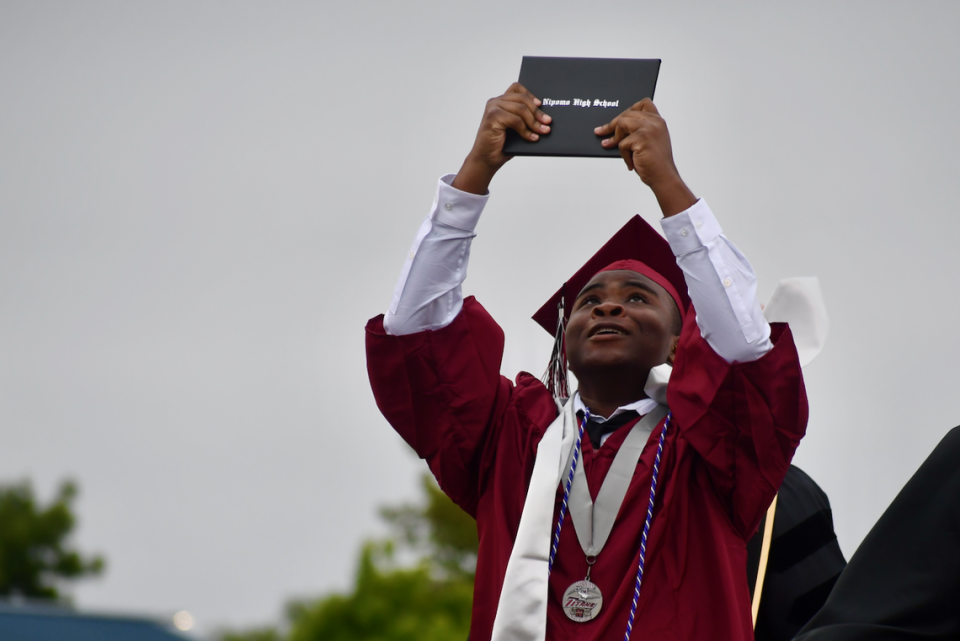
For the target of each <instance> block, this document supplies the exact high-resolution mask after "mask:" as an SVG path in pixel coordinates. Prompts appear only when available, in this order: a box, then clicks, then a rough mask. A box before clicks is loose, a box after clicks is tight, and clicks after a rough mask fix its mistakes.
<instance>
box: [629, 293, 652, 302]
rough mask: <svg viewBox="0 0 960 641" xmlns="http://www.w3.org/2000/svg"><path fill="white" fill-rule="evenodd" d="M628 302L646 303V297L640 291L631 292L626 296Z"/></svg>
mask: <svg viewBox="0 0 960 641" xmlns="http://www.w3.org/2000/svg"><path fill="white" fill-rule="evenodd" d="M627 302H628V303H646V302H647V297H646V296H644V295H643V294H640V293H633V294H630V296H628V297H627Z"/></svg>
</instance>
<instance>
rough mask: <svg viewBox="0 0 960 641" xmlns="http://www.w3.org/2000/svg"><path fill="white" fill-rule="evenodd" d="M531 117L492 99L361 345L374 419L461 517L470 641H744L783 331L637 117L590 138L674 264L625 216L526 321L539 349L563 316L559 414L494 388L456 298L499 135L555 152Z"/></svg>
mask: <svg viewBox="0 0 960 641" xmlns="http://www.w3.org/2000/svg"><path fill="white" fill-rule="evenodd" d="M539 104H540V103H539V100H538V99H537V98H535V97H534V96H532V95H531V94H530V93H529V92H528V91H527V90H526V89H524V88H523V87H522V86H520V85H518V84H514V85H512V86H511V87H510V89H509V90H508V91H507V92H506V93H505V94H504V95H502V96H499V97H497V98H493V99H491V100H490V101H489V102H488V103H487V108H486V110H485V113H484V116H483V120H482V122H481V124H480V129H479V131H478V133H477V137H476V141H475V143H474V146H473V149H472V150H471V152H470V154H469V155H468V156H467V158H466V160H465V161H464V163H463V166H462V167H461V169H460V172H459V173H458V174H457V175H456V176H455V177H454V176H445V177H443V178H441V180H440V185H439V188H438V193H437V197H436V199H435V201H434V206H433V210H432V211H431V213H430V215H429V216H428V217H427V219H426V220H425V221H424V223H423V225H422V226H421V228H420V232H419V233H418V234H417V237H416V240H415V241H414V246H413V248H412V250H411V252H410V254H409V257H408V259H407V261H406V264H405V266H404V268H403V271H402V273H401V276H400V281H399V282H398V284H397V289H396V292H395V295H394V299H393V302H392V304H391V306H390V310H389V312H388V313H387V314H386V316H381V317H377V318H375V319H373V320H371V321H370V323H369V324H368V325H367V363H368V372H369V375H370V381H371V385H372V387H373V391H374V396H375V397H376V400H377V404H378V406H379V407H380V409H381V411H382V412H383V413H384V415H385V416H386V417H387V419H388V420H389V421H390V423H391V424H392V425H393V427H394V428H395V429H396V430H397V431H398V432H399V433H400V435H401V436H402V437H403V438H404V439H405V440H406V441H407V442H408V443H410V445H411V446H412V447H413V448H414V449H415V450H416V451H417V453H418V454H419V455H420V456H421V457H422V458H424V459H426V460H427V462H428V464H429V466H430V469H431V471H432V472H433V473H434V475H435V476H436V478H437V481H438V482H439V484H440V486H441V487H442V488H443V489H444V491H445V492H446V493H447V494H448V495H449V496H450V497H451V498H452V499H453V500H454V501H455V502H456V503H458V504H459V505H460V506H461V507H462V508H463V509H464V510H466V511H467V512H469V513H470V514H471V515H473V516H474V517H476V519H477V527H478V531H479V536H480V549H479V557H478V566H477V578H476V587H475V591H474V606H473V621H472V624H471V634H470V637H471V639H472V640H473V641H485V640H486V639H490V638H493V639H497V640H498V641H499V640H501V639H510V640H511V641H519V640H530V641H534V640H543V639H551V640H558V639H590V640H593V639H598V640H599V639H610V640H613V639H617V640H619V639H624V638H625V633H626V634H629V630H631V629H633V628H635V629H636V630H637V631H638V634H637V636H636V637H635V638H646V639H654V638H655V639H658V640H664V639H733V640H736V639H751V638H752V629H751V617H750V599H749V589H748V586H747V580H746V572H745V567H746V543H745V542H746V540H748V539H749V538H750V537H751V536H752V535H753V534H754V532H755V531H756V528H757V525H758V523H759V522H760V519H761V518H762V516H763V514H764V512H765V510H766V509H767V506H768V505H769V503H770V501H771V499H772V498H773V496H774V494H775V493H776V490H777V488H778V487H779V486H780V483H781V481H782V480H783V477H784V474H785V473H786V470H787V467H788V465H789V463H790V459H791V457H792V456H793V452H794V450H795V449H796V447H797V445H798V443H799V441H800V438H801V437H802V436H803V433H804V429H805V426H806V417H807V406H806V396H805V393H804V389H803V380H802V376H801V373H800V364H799V362H798V360H797V354H796V349H795V347H794V345H793V342H792V338H791V335H790V331H789V329H788V328H786V327H785V326H783V325H780V326H774V327H773V329H772V331H771V326H770V325H768V324H767V323H766V321H764V319H763V316H762V314H761V311H760V305H759V303H758V302H757V301H756V296H755V289H756V283H755V277H754V275H753V271H752V269H751V268H750V265H749V263H747V261H746V259H745V258H744V257H743V255H742V254H740V252H739V251H738V250H737V249H736V247H734V246H733V245H732V244H731V243H729V241H727V240H726V238H725V237H724V236H723V235H722V232H721V230H720V227H719V225H718V223H717V222H716V220H715V219H714V217H713V215H712V214H711V212H710V210H709V208H708V207H707V205H706V203H705V202H703V201H702V200H698V199H697V198H696V197H695V196H694V195H693V193H692V192H691V191H690V189H689V188H688V187H687V186H686V184H685V183H684V182H683V180H681V178H680V175H679V173H678V172H677V169H676V167H675V165H674V162H673V155H672V150H671V145H670V137H669V134H668V132H667V128H666V125H665V123H664V121H663V119H662V118H660V116H659V114H658V112H657V110H656V107H654V105H653V103H652V102H650V101H649V100H644V101H642V102H640V103H637V104H636V105H634V106H633V107H631V108H630V109H628V110H627V111H625V112H624V113H622V114H621V115H620V116H618V117H617V118H616V119H614V120H613V121H612V122H610V123H609V124H607V125H604V126H603V127H599V128H598V129H597V131H596V133H597V135H598V144H601V145H603V146H605V147H608V148H610V147H619V149H620V151H621V154H622V155H623V158H624V161H625V162H626V164H627V167H628V168H629V169H631V170H633V171H635V172H636V173H637V174H638V175H639V176H640V178H641V179H642V180H643V182H644V183H646V184H647V185H648V186H649V187H650V188H651V189H652V190H653V192H654V194H655V196H656V198H657V201H658V203H659V205H660V208H661V210H662V211H663V214H664V217H665V219H664V221H663V222H662V226H663V227H664V231H665V233H666V235H667V237H668V239H669V240H670V245H667V243H666V241H664V239H663V237H661V236H660V235H659V234H657V233H656V232H655V231H653V230H652V228H650V227H649V226H648V225H647V224H646V223H644V222H643V221H642V220H641V219H640V218H639V217H635V218H634V219H633V220H632V221H631V222H630V223H628V224H627V226H626V227H625V228H624V229H623V230H621V231H620V232H619V233H618V234H617V235H616V236H615V237H614V238H613V239H611V241H610V242H608V243H607V245H605V246H604V248H603V249H602V250H601V251H600V253H598V255H597V256H594V258H592V259H591V260H590V261H589V262H588V263H587V265H585V266H584V267H583V268H582V269H581V270H580V271H578V272H577V274H575V275H574V276H573V277H572V278H570V279H568V281H567V282H566V284H565V286H564V287H562V288H561V290H560V291H559V292H557V293H556V294H555V295H554V296H553V297H552V298H551V300H550V301H548V303H547V304H546V305H544V307H543V308H542V309H541V310H540V311H539V312H538V313H537V316H536V317H535V318H536V319H537V320H538V322H540V323H541V325H543V326H544V327H545V328H547V329H548V331H550V332H551V333H553V331H554V328H556V327H558V324H559V325H560V326H561V327H562V325H563V323H562V318H566V317H568V321H567V324H566V336H565V338H564V337H563V336H559V337H558V338H559V340H558V355H562V354H563V353H564V351H565V354H566V356H567V358H568V360H569V367H570V370H571V371H573V372H574V374H575V375H576V376H577V380H578V382H579V388H578V390H577V392H576V393H575V394H574V395H573V397H572V398H570V399H569V400H568V399H559V400H555V398H554V395H553V394H551V392H550V391H549V390H548V389H547V388H546V387H545V386H544V384H543V383H541V382H540V381H539V380H538V379H536V378H534V377H533V376H531V375H530V374H526V373H521V374H520V375H519V376H518V377H517V379H516V383H513V382H511V381H510V380H509V379H507V378H505V377H502V376H500V373H499V368H500V359H501V356H502V352H503V334H502V331H501V330H500V328H499V327H498V326H497V325H496V323H495V322H494V321H493V320H492V319H491V318H490V317H489V315H487V313H486V312H485V311H484V309H483V308H482V307H481V306H480V304H479V303H477V302H476V300H474V299H473V298H467V299H465V300H464V299H463V297H462V294H461V283H462V282H463V279H464V277H465V270H466V264H467V260H468V258H469V248H470V242H471V240H472V238H473V236H474V233H473V229H474V228H475V226H476V223H477V220H478V218H479V215H480V212H481V211H482V209H483V205H484V204H485V202H486V198H487V196H486V193H487V187H488V185H489V183H490V181H491V179H492V178H493V176H494V174H495V173H496V172H497V170H499V169H500V167H502V166H503V164H504V163H505V162H506V161H507V160H509V158H508V157H507V156H505V155H504V154H503V142H504V139H505V136H506V132H507V130H508V129H512V130H514V131H516V132H518V133H519V134H520V135H521V136H523V137H524V138H526V139H528V140H531V141H535V140H537V139H539V137H540V136H543V135H549V131H550V117H549V116H548V115H546V114H544V113H543V112H542V111H540V109H539ZM573 241H574V239H573V238H571V242H573ZM678 265H679V267H678ZM691 299H692V304H691V302H690V301H691ZM561 303H562V305H561ZM694 307H695V308H696V309H694ZM558 321H560V322H559V323H558ZM564 348H565V350H564ZM562 362H563V360H562V358H558V363H562ZM665 364H672V365H673V370H672V374H669V372H665V371H664V369H665V368H666V369H667V370H669V366H668V365H665ZM668 376H669V384H668V385H667V386H666V390H665V391H664V385H663V383H664V381H666V380H667V377H668ZM562 378H563V376H558V375H556V372H555V376H554V379H562ZM551 387H552V388H556V387H557V386H553V385H551ZM559 387H562V384H560V385H559ZM664 404H666V405H669V415H668V409H667V407H666V406H665V405H664ZM648 508H649V509H648ZM568 513H569V516H567V515H568ZM565 517H566V519H565ZM564 522H566V525H564ZM641 567H642V572H640V571H638V570H640V568H641Z"/></svg>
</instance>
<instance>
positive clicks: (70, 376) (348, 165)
mask: <svg viewBox="0 0 960 641" xmlns="http://www.w3.org/2000/svg"><path fill="white" fill-rule="evenodd" d="M958 18H960V5H957V4H956V3H954V2H921V3H903V2H878V1H870V2H866V1H860V2H856V1H851V2H844V3H834V2H806V3H802V4H801V3H790V4H787V3H776V4H771V3H755V4H752V5H751V4H748V3H736V4H735V5H725V4H722V3H716V2H700V3H684V4H681V3H677V2H591V3H584V2H522V3H518V2H493V1H487V2H482V3H460V2H430V1H423V2H418V3H396V2H369V3H360V2H355V3H346V2H341V3H332V2H328V3H320V2H314V3H304V2H286V3H267V2H260V3H252V2H242V1H237V0H232V1H230V2H205V3H195V2H156V1H153V2H137V3H130V2H124V1H120V0H118V1H115V2H82V3H81V2H14V1H11V0H0V434H2V437H3V439H2V446H0V482H9V481H14V480H18V479H22V478H30V479H33V480H34V481H35V483H36V485H37V487H38V489H39V490H40V492H41V494H42V496H43V497H44V498H45V499H48V498H49V497H50V495H51V493H52V491H53V488H54V487H55V485H56V483H57V482H58V481H59V480H60V479H62V478H65V477H68V476H69V477H72V478H75V479H76V480H77V481H79V483H80V485H81V488H82V496H81V499H80V501H79V512H80V518H81V522H80V528H79V534H78V537H77V540H78V543H79V545H80V547H82V548H83V549H84V550H87V551H102V552H103V553H105V554H106V555H107V557H108V560H109V567H108V571H107V573H106V575H105V577H104V578H103V579H101V580H97V581H91V582H88V583H84V584H83V585H82V586H81V587H79V588H78V589H76V591H75V595H76V598H77V601H78V603H79V604H80V605H81V606H84V607H90V608H106V609H120V610H124V611H136V612H150V613H164V612H173V611H175V610H179V609H188V610H190V611H191V612H193V613H194V614H195V615H196V617H197V618H198V621H199V624H200V626H201V629H211V628H213V627H215V626H217V625H221V624H227V625H234V626H238V625H247V624H252V623H260V622H267V621H270V620H275V619H277V618H279V616H280V608H281V604H282V603H283V601H284V600H286V599H287V598H289V597H293V596H311V595H319V594H321V593H323V592H325V591H329V590H333V589H342V588H346V587H348V585H349V580H350V577H351V573H352V570H353V566H354V563H355V560H356V554H357V551H358V548H359V545H360V542H361V541H362V540H363V539H364V538H365V537H370V536H375V535H378V534H381V533H382V528H381V526H380V525H379V523H378V520H377V517H376V510H377V507H378V506H380V505H383V504H389V503H396V502H398V501H403V500H408V499H411V498H414V497H415V496H416V495H417V492H416V482H417V478H418V475H419V474H420V472H421V471H422V470H423V469H424V468H423V467H422V466H421V464H420V463H419V462H418V461H417V460H416V459H415V458H413V456H412V455H411V454H410V453H409V452H408V450H406V448H405V446H404V445H403V444H402V443H401V442H400V440H399V439H398V438H397V437H396V436H395V435H394V434H393V432H392V431H391V429H390V428H389V426H388V425H387V424H386V423H385V421H384V420H383V419H382V418H381V417H380V415H379V413H378V411H377V409H376V407H375V406H374V404H373V400H372V396H371V394H370V391H369V388H368V385H367V380H366V373H365V366H364V352H363V326H364V323H365V322H366V320H367V319H368V318H369V317H371V316H374V315H376V314H378V313H380V312H382V311H384V310H385V308H386V306H387V305H388V303H389V300H390V296H391V293H392V290H393V286H394V283H395V280H396V276H397V273H398V271H399V268H400V266H401V264H402V261H403V257H404V255H405V254H406V251H407V249H408V247H409V243H410V241H411V240H412V238H413V235H414V234H415V232H416V229H417V227H418V225H419V223H420V221H421V219H422V217H423V216H424V215H425V213H426V211H427V209H428V208H429V205H430V201H431V198H432V196H433V191H434V189H435V184H436V179H437V177H438V176H439V175H441V174H443V173H446V172H454V171H456V170H457V168H458V167H459V164H460V162H461V160H462V158H463V156H464V155H465V154H466V152H467V151H468V150H469V147H470V144H471V142H472V140H473V135H474V133H475V131H476V127H477V124H478V122H479V117H480V115H481V112H482V109H483V103H484V101H485V100H486V99H487V98H489V97H490V96H493V95H496V94H498V93H500V92H502V91H503V90H504V89H505V88H506V87H507V86H508V85H509V84H510V82H511V81H512V80H514V79H515V78H516V76H517V73H518V71H519V66H520V59H521V56H523V55H563V56H593V57H649V58H662V59H663V65H662V67H661V73H660V82H659V85H658V87H657V104H658V106H659V108H660V111H661V113H662V114H663V115H664V117H665V118H666V119H667V122H668V123H669V125H670V128H671V132H672V135H673V140H674V153H675V157H676V162H677V165H678V167H679V168H680V171H681V173H682V175H683V176H684V177H685V179H686V180H687V182H688V183H689V184H690V185H691V187H692V188H693V189H694V191H695V192H696V193H697V194H698V195H700V196H703V197H705V198H706V199H707V200H708V201H709V203H710V204H711V207H712V208H713V210H714V212H715V213H716V214H717V216H718V217H719V219H720V221H721V223H722V224H723V226H724V229H725V231H726V233H727V236H728V237H729V238H731V239H732V240H733V241H734V242H736V243H737V244H738V246H739V247H740V248H741V249H742V250H743V251H744V253H745V254H746V255H747V256H748V257H749V258H750V259H751V261H752V263H753V265H754V267H755V269H756V271H757V273H758V274H759V276H760V296H761V300H766V298H767V297H768V296H769V294H770V292H771V291H772V290H773V287H774V286H775V284H776V282H777V281H778V280H779V279H781V278H785V277H790V276H807V275H815V276H819V278H820V280H821V283H822V286H823V290H824V295H825V298H826V301H827V305H828V310H829V313H830V320H831V334H830V337H829V340H828V343H827V346H826V349H825V350H824V352H823V353H822V354H821V356H820V357H819V358H818V360H817V361H815V362H814V363H813V364H812V365H811V366H810V367H809V368H808V370H807V372H806V373H807V385H808V391H809V396H810V404H811V415H810V425H809V432H808V436H807V437H806V439H805V440H804V442H803V444H802V445H801V447H800V450H799V451H798V453H797V458H796V462H797V463H798V464H799V465H800V466H801V467H803V468H804V469H805V470H806V471H807V472H809V473H810V474H811V475H812V476H813V477H814V478H815V479H816V480H817V481H818V482H819V483H820V484H821V485H822V486H823V488H824V489H825V490H826V491H827V492H828V494H829V495H830V498H831V500H832V502H833V507H834V517H835V521H836V528H837V532H838V534H839V537H840V543H841V546H842V548H843V550H844V552H845V553H846V554H847V555H849V554H851V553H852V552H853V551H854V550H855V549H856V546H857V545H858V544H859V542H860V540H861V539H862V537H863V536H864V534H865V533H866V532H867V531H868V530H869V528H870V526H871V525H872V524H873V523H874V522H875V521H876V519H877V517H878V516H879V515H880V513H881V512H882V511H883V509H884V508H885V507H886V505H887V504H888V503H889V502H890V500H891V499H892V498H893V496H894V495H895V494H896V492H897V491H898V489H899V488H900V487H901V486H902V485H903V483H904V482H905V481H906V479H907V478H908V477H909V476H910V474H911V473H912V472H913V471H914V470H915V469H916V467H917V466H918V465H919V464H920V462H921V461H922V460H923V458H924V457H925V456H926V454H927V453H929V451H930V450H931V449H932V448H933V447H934V445H935V444H936V443H937V442H938V440H939V439H940V438H941V437H942V435H943V434H944V433H945V432H946V431H947V430H948V429H949V428H950V427H952V426H954V425H955V424H957V423H958V422H960V395H958V394H957V390H958V389H960V368H958V367H956V366H955V361H956V359H957V356H958V355H960V337H958V332H957V331H956V329H955V323H954V321H955V319H956V318H957V317H958V312H960V309H958V308H960V303H958V301H957V298H956V296H954V288H955V284H956V280H957V279H956V273H957V270H958V266H960V256H958V255H957V251H956V249H955V246H956V237H957V233H958V232H960V222H958V220H957V213H956V207H955V206H954V203H955V201H956V194H955V193H954V182H955V181H956V176H957V175H958V171H960V125H958V119H957V117H956V115H955V112H956V103H957V98H958V96H960V81H958V76H957V72H956V69H957V67H958V60H960V39H958V38H957V37H956V26H957V24H958ZM634 213H640V214H642V215H644V216H645V217H646V218H647V219H648V220H650V221H655V220H656V219H657V218H659V215H658V211H657V208H656V203H655V201H654V199H653V198H652V196H651V195H650V194H649V193H648V192H647V191H646V188H645V187H643V185H642V184H641V183H640V181H639V179H637V178H636V176H635V175H633V174H630V173H628V172H627V171H625V170H624V168H623V166H622V164H620V163H619V161H614V160H597V159H531V158H520V159H517V160H514V161H512V162H511V163H509V164H508V165H507V166H506V168H505V169H504V170H503V172H502V173H501V175H499V176H498V177H497V179H496V180H495V182H494V184H493V186H492V198H491V200H490V204H489V207H488V209H487V211H486V213H485V214H484V217H483V220H482V221H481V223H480V226H479V228H478V233H479V236H478V238H477V240H476V241H475V243H474V248H473V258H472V263H471V265H470V277H469V278H468V280H467V283H466V291H467V293H472V294H476V295H477V296H478V298H479V299H480V300H481V301H482V302H483V303H484V305H485V306H486V307H487V308H488V309H489V310H490V311H491V313H493V314H494V316H495V317H496V318H497V319H498V320H499V321H500V322H501V324H502V325H503V327H504V329H505V331H506V333H507V353H506V355H505V358H504V365H503V371H504V373H505V374H508V375H510V376H513V375H514V374H515V373H516V372H517V371H518V370H521V369H524V370H530V371H533V372H535V373H538V374H539V373H540V372H541V371H542V369H543V367H544V366H545V364H546V359H547V355H548V353H549V347H550V340H549V337H548V336H547V335H546V333H544V332H543V331H542V330H540V329H539V328H538V327H537V326H536V325H535V324H534V323H533V322H532V321H530V320H529V316H530V314H532V313H533V312H534V311H535V310H536V309H537V308H538V307H539V304H540V303H541V302H542V300H544V299H545V298H546V297H547V296H548V295H549V294H550V293H551V292H553V291H554V290H555V289H556V287H557V286H558V284H559V283H560V282H561V280H562V278H563V277H564V276H565V275H567V274H569V273H571V272H572V271H573V270H574V269H575V268H576V267H577V266H579V265H580V264H581V262H582V261H583V260H584V259H585V258H587V257H588V256H589V255H591V254H592V253H593V251H594V250H595V249H596V248H597V247H599V245H600V244H602V242H603V241H604V240H605V239H606V238H607V237H608V236H609V235H610V234H611V233H612V232H613V231H615V230H616V229H618V228H619V227H620V226H621V225H622V224H623V223H624V222H625V221H626V219H627V217H628V216H630V215H631V214H634Z"/></svg>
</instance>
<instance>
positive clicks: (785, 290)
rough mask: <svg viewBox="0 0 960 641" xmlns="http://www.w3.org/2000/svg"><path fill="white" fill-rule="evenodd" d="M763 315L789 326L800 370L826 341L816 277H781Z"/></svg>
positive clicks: (827, 325) (823, 308) (826, 326)
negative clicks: (798, 358)
mask: <svg viewBox="0 0 960 641" xmlns="http://www.w3.org/2000/svg"><path fill="white" fill-rule="evenodd" d="M763 316H764V318H766V319H767V320H768V321H770V322H771V323H789V324H790V331H791V333H792V334H793V343H794V344H795V345H796V346H797V354H798V355H799V357H800V366H801V367H806V366H807V365H809V364H810V361H812V360H813V359H814V358H816V357H817V354H819V353H820V350H822V349H823V345H824V343H826V342H827V331H828V330H829V329H830V321H829V319H828V318H827V306H826V304H825V303H824V302H823V293H822V292H821V291H820V281H819V280H818V279H817V277H816V276H808V277H804V278H785V279H783V280H781V281H780V282H779V283H777V287H776V289H774V290H773V294H771V295H770V302H768V303H767V305H766V307H764V308H763Z"/></svg>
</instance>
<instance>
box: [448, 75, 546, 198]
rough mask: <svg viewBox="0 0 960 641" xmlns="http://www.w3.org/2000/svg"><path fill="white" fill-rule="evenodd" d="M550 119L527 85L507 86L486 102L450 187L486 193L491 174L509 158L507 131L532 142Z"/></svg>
mask: <svg viewBox="0 0 960 641" xmlns="http://www.w3.org/2000/svg"><path fill="white" fill-rule="evenodd" d="M551 120H552V118H550V116H548V115H547V114H545V113H543V112H542V111H540V100H539V99H538V98H537V97H535V96H534V95H533V94H532V93H530V92H529V91H528V90H527V89H526V87H524V86H523V85H521V84H520V83H519V82H515V83H513V84H512V85H510V87H509V88H508V89H507V91H506V92H505V93H504V94H503V95H502V96H497V97H496V98H491V99H490V100H488V101H487V106H486V109H484V112H483V119H482V120H481V121H480V129H479V130H478V131H477V138H476V140H474V142H473V149H471V150H470V153H469V154H468V155H467V158H466V160H464V161H463V167H461V168H460V172H459V173H458V174H457V177H456V179H455V180H454V181H453V186H454V187H456V188H457V189H460V190H462V191H468V192H471V193H475V194H485V193H487V187H488V186H489V184H490V180H491V179H492V178H493V175H494V174H495V173H497V170H499V169H500V168H501V167H503V165H504V164H505V163H506V162H507V161H508V160H510V158H512V156H508V155H506V154H504V153H503V144H504V142H506V139H507V130H508V129H512V130H514V131H516V132H517V133H518V134H520V135H521V136H522V137H523V138H524V139H526V140H529V141H531V142H535V141H537V140H539V139H540V136H541V135H543V134H548V133H550V126H549V123H550V121H551Z"/></svg>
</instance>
